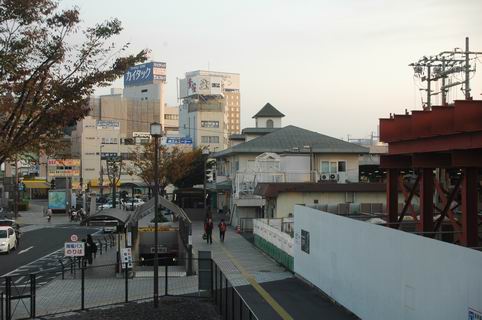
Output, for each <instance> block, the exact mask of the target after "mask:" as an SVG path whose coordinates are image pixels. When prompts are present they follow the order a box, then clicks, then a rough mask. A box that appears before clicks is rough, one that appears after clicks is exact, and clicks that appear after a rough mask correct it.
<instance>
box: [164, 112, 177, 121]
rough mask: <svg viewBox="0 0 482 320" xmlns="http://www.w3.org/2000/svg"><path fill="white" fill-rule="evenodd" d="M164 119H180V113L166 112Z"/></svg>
mask: <svg viewBox="0 0 482 320" xmlns="http://www.w3.org/2000/svg"><path fill="white" fill-rule="evenodd" d="M164 119H165V120H179V115H178V114H170V113H166V114H164Z"/></svg>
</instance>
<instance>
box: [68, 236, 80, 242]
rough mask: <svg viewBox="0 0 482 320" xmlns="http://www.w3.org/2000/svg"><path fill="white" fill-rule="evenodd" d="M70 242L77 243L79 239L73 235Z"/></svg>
mask: <svg viewBox="0 0 482 320" xmlns="http://www.w3.org/2000/svg"><path fill="white" fill-rule="evenodd" d="M70 241H72V242H77V241H79V237H77V235H76V234H73V235H71V236H70Z"/></svg>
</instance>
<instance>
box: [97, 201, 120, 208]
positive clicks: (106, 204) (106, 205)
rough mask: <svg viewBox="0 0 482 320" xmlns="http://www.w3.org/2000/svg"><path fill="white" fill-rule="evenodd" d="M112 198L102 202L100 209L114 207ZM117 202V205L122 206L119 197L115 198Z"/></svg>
mask: <svg viewBox="0 0 482 320" xmlns="http://www.w3.org/2000/svg"><path fill="white" fill-rule="evenodd" d="M112 203H113V202H112V199H109V200H108V201H107V202H106V203H103V204H101V205H100V206H98V208H99V209H108V208H112ZM115 203H116V207H117V208H119V206H120V202H119V199H116V200H115Z"/></svg>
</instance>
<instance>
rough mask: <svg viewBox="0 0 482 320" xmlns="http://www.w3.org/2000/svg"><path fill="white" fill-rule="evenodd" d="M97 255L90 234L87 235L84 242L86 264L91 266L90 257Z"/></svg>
mask: <svg viewBox="0 0 482 320" xmlns="http://www.w3.org/2000/svg"><path fill="white" fill-rule="evenodd" d="M96 253H97V245H96V244H95V242H94V240H93V239H92V236H91V235H90V234H88V235H87V241H86V242H85V257H86V258H87V262H88V263H89V264H92V255H95V254H96Z"/></svg>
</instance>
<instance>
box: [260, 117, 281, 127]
mask: <svg viewBox="0 0 482 320" xmlns="http://www.w3.org/2000/svg"><path fill="white" fill-rule="evenodd" d="M268 120H272V121H273V128H281V118H279V117H258V118H256V128H267V125H266V122H267V121H268Z"/></svg>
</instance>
